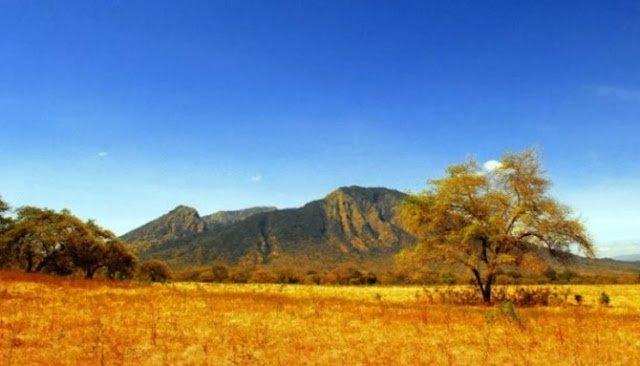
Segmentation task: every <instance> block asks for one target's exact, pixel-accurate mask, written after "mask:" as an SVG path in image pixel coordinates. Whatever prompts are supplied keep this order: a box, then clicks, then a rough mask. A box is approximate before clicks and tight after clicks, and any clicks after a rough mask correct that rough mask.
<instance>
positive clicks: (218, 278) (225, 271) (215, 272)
mask: <svg viewBox="0 0 640 366" xmlns="http://www.w3.org/2000/svg"><path fill="white" fill-rule="evenodd" d="M228 280H229V268H228V267H227V266H225V265H224V264H214V265H213V266H212V267H211V281H210V282H226V281H228Z"/></svg>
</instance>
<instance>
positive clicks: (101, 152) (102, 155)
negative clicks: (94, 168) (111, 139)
mask: <svg viewBox="0 0 640 366" xmlns="http://www.w3.org/2000/svg"><path fill="white" fill-rule="evenodd" d="M107 155H109V153H108V152H106V151H100V152H99V153H98V156H99V157H101V158H104V157H105V156H107Z"/></svg>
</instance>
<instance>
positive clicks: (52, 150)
mask: <svg viewBox="0 0 640 366" xmlns="http://www.w3.org/2000/svg"><path fill="white" fill-rule="evenodd" d="M638 19H640V4H639V3H638V2H632V1H629V2H623V1H611V2H603V1H593V2H590V1H576V2H571V1H563V2H555V1H519V2H514V1H490V2H489V1H487V2H476V1H456V2H449V1H441V2H436V1H433V2H427V1H284V0H281V1H268V0H267V1H170V2H169V1H153V2H149V1H17V0H7V1H2V2H1V3H0V154H1V155H0V156H2V158H1V159H0V194H1V195H2V196H3V198H4V199H5V200H6V201H8V202H9V203H11V204H12V205H14V206H15V205H26V204H30V205H37V206H47V207H51V208H55V209H60V208H63V207H67V208H69V209H71V210H72V212H74V213H75V214H77V215H78V216H80V217H82V218H95V219H97V220H98V222H99V223H100V224H102V225H104V226H106V227H109V228H111V229H112V230H114V231H116V232H117V233H119V234H122V233H124V232H126V231H128V230H130V229H133V228H135V227H137V226H139V225H140V224H142V223H144V222H146V221H148V220H150V219H152V218H154V217H157V216H159V215H160V214H162V213H164V212H166V211H168V210H170V209H171V208H173V207H175V206H176V205H178V204H187V205H191V206H194V207H196V208H197V209H198V210H199V211H200V212H201V214H207V213H211V212H214V211H217V210H222V209H238V208H243V207H247V206H253V205H276V206H278V207H291V206H300V205H302V204H304V203H305V202H308V201H310V200H313V199H317V198H321V197H323V196H324V195H325V194H327V193H328V192H330V191H331V190H333V189H335V188H337V187H339V186H344V185H351V184H358V185H363V186H386V187H390V188H395V189H399V190H403V191H404V190H413V191H417V190H420V189H421V188H422V187H423V186H424V182H425V181H426V180H427V179H430V178H435V177H438V176H439V175H440V174H441V173H442V171H443V170H444V168H445V167H446V166H447V165H449V164H452V163H456V162H460V161H462V160H464V159H465V158H467V157H469V156H474V157H476V158H477V159H478V160H480V161H485V160H490V159H496V158H498V157H499V156H500V155H501V154H502V153H503V152H505V151H508V150H511V151H518V150H522V149H524V148H526V147H530V146H537V147H539V149H540V151H541V153H542V157H543V162H544V166H545V168H546V170H547V171H548V175H549V177H550V178H551V179H552V180H553V181H554V182H555V186H554V190H553V193H554V195H556V196H557V197H558V198H559V199H560V200H561V201H564V202H566V203H569V204H570V205H572V206H573V207H574V209H575V210H576V211H577V212H578V213H579V214H580V215H581V217H582V218H583V219H584V220H585V221H586V222H587V225H588V227H589V229H590V231H591V233H592V236H593V237H594V238H595V239H596V241H597V243H598V245H599V247H600V254H601V255H615V254H623V253H627V252H638V251H640V247H638V244H640V227H639V226H638V225H637V223H638V222H640V148H639V147H638V142H639V141H640V138H639V136H640V123H639V122H640V67H639V66H638V65H640V43H639V40H640V22H639V21H638Z"/></svg>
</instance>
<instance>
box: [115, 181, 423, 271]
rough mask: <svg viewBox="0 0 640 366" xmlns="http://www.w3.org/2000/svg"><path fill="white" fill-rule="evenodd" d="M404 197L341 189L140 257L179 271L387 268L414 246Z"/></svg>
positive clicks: (179, 238)
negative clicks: (404, 217)
mask: <svg viewBox="0 0 640 366" xmlns="http://www.w3.org/2000/svg"><path fill="white" fill-rule="evenodd" d="M405 196H406V195H405V194H404V193H402V192H399V191H396V190H392V189H388V188H383V187H374V188H364V187H358V186H349V187H340V188H338V189H336V190H334V191H332V192H330V193H329V194H328V195H326V196H325V197H324V198H321V199H319V200H315V201H311V202H309V203H307V204H305V205H304V206H302V207H298V208H289V209H281V210H267V211H266V212H259V213H256V214H253V215H250V216H248V217H246V218H244V219H242V220H238V221H235V222H232V223H230V224H228V225H220V226H214V228H213V229H207V230H202V231H197V230H195V231H194V230H191V231H189V232H184V233H183V234H184V235H175V236H173V237H161V238H160V239H159V240H155V241H154V243H153V244H152V245H137V246H136V247H135V249H136V251H137V252H138V255H139V256H140V257H141V258H157V259H162V260H165V261H167V262H169V263H170V264H172V265H174V266H178V267H179V266H188V265H204V264H207V263H210V262H213V261H222V262H225V263H229V264H247V265H257V264H274V265H293V264H298V263H300V262H305V263H311V264H313V265H314V266H317V264H318V263H322V265H325V264H326V265H329V264H338V263H342V262H345V261H351V262H363V261H365V262H366V261H373V262H384V263H385V264H386V266H387V267H388V266H389V264H390V263H391V258H392V257H393V255H394V254H395V253H397V252H398V251H399V250H400V249H401V248H404V247H405V246H406V245H408V244H410V243H413V237H411V236H410V235H409V234H408V233H406V232H405V231H404V230H403V229H402V228H401V227H400V226H399V224H398V218H397V215H398V214H397V212H396V207H397V206H398V204H399V203H400V202H401V201H402V200H403V199H404V197H405ZM165 216H166V215H163V216H161V218H163V217H165ZM200 220H203V218H200ZM147 225H148V224H145V225H143V226H142V227H148V226H147ZM136 230H137V229H136ZM160 233H162V231H160ZM131 237H132V236H131V235H129V234H126V235H125V236H123V238H124V239H125V240H126V239H129V238H131ZM147 238H150V239H153V238H151V236H150V235H148V236H147Z"/></svg>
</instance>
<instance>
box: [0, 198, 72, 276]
mask: <svg viewBox="0 0 640 366" xmlns="http://www.w3.org/2000/svg"><path fill="white" fill-rule="evenodd" d="M16 213H17V215H16V220H15V222H14V224H13V225H12V227H11V228H10V229H9V230H8V231H7V232H6V233H5V245H4V246H3V248H2V249H3V251H4V252H5V257H7V258H11V262H13V263H12V264H16V265H18V266H20V267H21V268H23V269H24V271H25V272H39V271H43V270H48V271H52V272H58V273H67V272H69V268H68V267H69V263H68V260H66V259H65V258H63V256H64V254H65V253H64V251H65V249H66V248H67V245H68V244H69V243H70V242H72V241H74V240H78V238H77V236H78V234H79V233H78V230H79V229H80V228H82V227H83V226H84V224H83V223H82V221H80V220H79V219H77V218H76V217H74V216H72V215H71V214H70V213H69V211H67V210H62V211H61V212H59V213H58V212H55V211H53V210H50V209H41V208H37V207H30V206H26V207H21V208H19V209H17V211H16ZM58 266H60V267H58Z"/></svg>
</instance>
